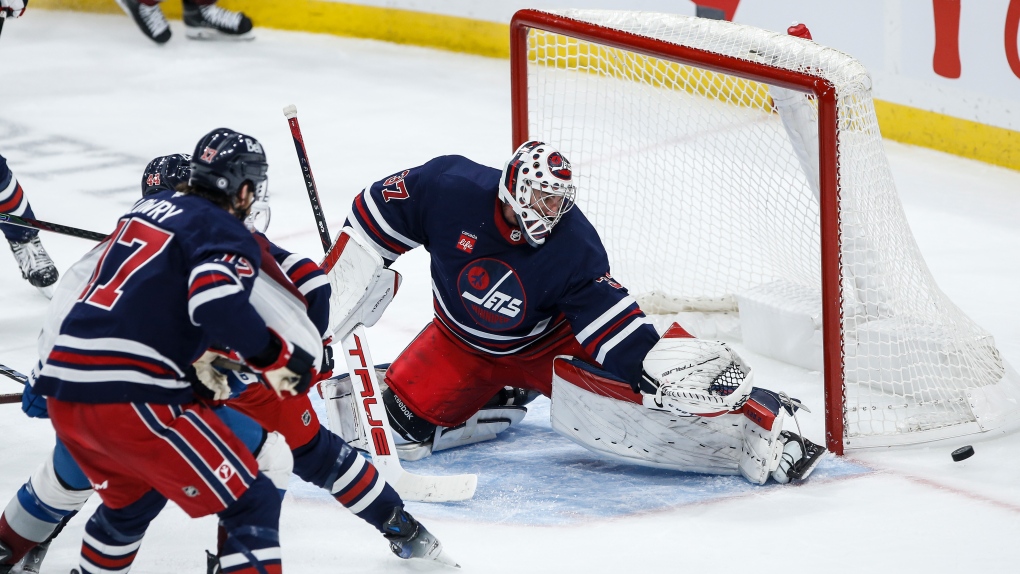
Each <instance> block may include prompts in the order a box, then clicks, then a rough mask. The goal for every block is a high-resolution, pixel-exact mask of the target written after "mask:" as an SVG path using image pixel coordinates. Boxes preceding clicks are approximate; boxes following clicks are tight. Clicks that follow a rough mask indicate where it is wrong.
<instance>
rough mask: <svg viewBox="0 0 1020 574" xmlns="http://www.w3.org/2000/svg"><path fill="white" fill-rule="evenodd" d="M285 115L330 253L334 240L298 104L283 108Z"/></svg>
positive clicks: (321, 238)
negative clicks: (310, 156)
mask: <svg viewBox="0 0 1020 574" xmlns="http://www.w3.org/2000/svg"><path fill="white" fill-rule="evenodd" d="M283 115H284V116H285V117H286V118H287V124H288V125H289V126H290V135H291V136H292V137H293V138H294V150H295V151H296V152H297V156H298V163H300V164H301V174H302V175H303V176H304V177H305V191H307V192H308V201H309V202H311V204H312V215H314V216H315V226H316V228H317V229H318V230H319V239H320V240H321V241H322V250H323V251H325V252H326V253H329V246H330V245H332V244H333V240H332V239H330V237H329V229H328V228H327V227H326V217H325V216H324V215H323V214H322V203H321V202H319V190H318V189H317V188H316V187H315V178H314V177H312V166H311V165H310V164H309V163H308V152H307V151H306V150H305V138H304V136H302V135H301V125H300V124H298V119H297V106H295V105H294V104H291V105H289V106H287V107H285V108H283Z"/></svg>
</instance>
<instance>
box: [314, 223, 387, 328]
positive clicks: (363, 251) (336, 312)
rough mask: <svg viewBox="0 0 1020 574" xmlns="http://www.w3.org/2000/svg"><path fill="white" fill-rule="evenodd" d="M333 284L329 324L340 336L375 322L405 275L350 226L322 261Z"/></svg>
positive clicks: (341, 232) (344, 230)
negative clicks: (388, 263)
mask: <svg viewBox="0 0 1020 574" xmlns="http://www.w3.org/2000/svg"><path fill="white" fill-rule="evenodd" d="M322 268H323V270H325V271H326V275H327V276H328V277H329V283H330V286H331V287H332V288H333V292H332V295H331V296H330V300H329V328H330V330H331V331H332V332H333V335H334V336H336V337H337V338H338V339H342V338H343V337H346V336H347V334H348V333H350V332H351V330H353V329H354V327H355V326H357V325H359V324H361V325H364V326H366V327H371V326H372V325H375V323H376V321H378V320H379V317H381V316H382V313H383V311H385V310H386V307H387V306H388V305H389V304H390V301H392V300H393V297H394V295H396V294H397V290H398V289H399V288H400V281H401V276H400V274H399V273H397V272H396V271H394V270H392V269H387V268H386V267H385V265H384V264H383V259H382V257H380V256H379V254H378V253H376V252H375V251H374V250H373V249H371V248H369V247H368V246H367V245H365V240H364V239H362V238H361V237H359V236H358V235H357V233H355V232H354V230H353V229H351V228H350V227H345V228H344V229H342V230H341V231H340V235H339V236H338V237H337V240H336V242H334V243H333V246H332V247H331V248H330V250H329V253H327V254H326V258H325V259H324V260H323V262H322Z"/></svg>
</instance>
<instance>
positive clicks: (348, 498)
mask: <svg viewBox="0 0 1020 574" xmlns="http://www.w3.org/2000/svg"><path fill="white" fill-rule="evenodd" d="M378 474H379V473H378V472H377V471H376V470H375V467H374V466H372V465H371V464H366V465H365V474H363V475H362V476H361V479H360V480H358V482H356V483H354V484H353V485H352V486H350V487H349V488H347V490H346V491H344V492H341V493H340V494H339V495H338V496H337V497H336V499H337V500H339V501H340V504H342V505H344V506H350V505H351V504H353V503H354V501H355V499H357V498H358V497H359V496H361V495H362V494H364V493H365V491H367V490H368V487H369V486H370V485H371V484H372V480H374V479H375V477H376V476H377V475H378Z"/></svg>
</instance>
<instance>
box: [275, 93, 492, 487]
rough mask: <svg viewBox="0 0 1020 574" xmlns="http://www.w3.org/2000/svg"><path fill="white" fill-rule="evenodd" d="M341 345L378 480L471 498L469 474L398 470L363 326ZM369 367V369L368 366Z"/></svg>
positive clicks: (312, 197)
mask: <svg viewBox="0 0 1020 574" xmlns="http://www.w3.org/2000/svg"><path fill="white" fill-rule="evenodd" d="M283 115H284V116H286V117H287V123H288V125H290V133H291V135H292V136H293V137H294V149H295V150H296V151H297V154H298V160H299V162H300V163H301V171H302V173H303V174H304V176H305V187H306V188H307V190H308V199H309V201H311V204H312V215H313V216H315V224H316V226H317V227H318V230H319V238H320V239H322V249H323V251H325V253H326V257H327V259H328V258H330V257H334V258H339V256H340V253H341V252H342V251H343V249H344V245H343V244H341V245H337V246H334V245H333V242H332V240H331V239H330V236H329V230H328V229H327V228H326V218H325V216H324V215H323V213H322V206H321V205H320V204H319V192H318V190H317V189H316V187H315V179H314V178H312V168H311V165H309V163H308V154H307V153H305V143H304V138H303V137H302V136H301V126H300V125H299V124H298V121H297V107H296V106H294V105H293V104H292V105H289V106H287V107H285V108H283ZM347 239H348V237H347V235H346V234H345V233H343V232H341V233H340V235H339V237H337V243H341V242H343V243H344V244H346V242H347ZM334 263H335V259H334ZM322 267H323V268H324V269H325V270H326V271H327V273H328V272H329V269H328V268H327V267H328V266H327V265H326V262H325V261H324V262H323V265H322ZM342 346H343V354H344V359H345V360H346V362H347V370H348V371H349V372H350V375H351V381H352V382H353V381H359V380H360V381H362V385H363V390H362V393H361V398H362V400H360V401H355V403H357V405H358V408H357V411H358V418H359V419H360V420H361V425H362V428H364V429H366V431H365V432H366V433H370V435H371V436H370V437H369V440H367V441H366V442H367V443H368V446H369V450H371V453H370V454H371V455H372V462H373V463H374V464H375V466H376V468H377V469H378V470H379V473H380V474H382V476H383V478H384V479H386V481H387V482H389V483H390V485H392V486H393V488H394V489H396V491H397V493H398V494H400V496H401V497H402V498H403V499H404V500H410V501H415V502H450V501H456V500H467V499H469V498H471V497H473V496H474V495H475V487H476V486H477V484H478V477H477V476H476V475H474V474H463V475H455V476H425V475H419V474H412V473H410V472H407V471H406V470H404V468H403V467H402V466H401V465H400V458H399V457H398V456H397V450H396V447H395V446H394V444H393V437H392V436H391V434H390V433H391V432H392V431H391V430H390V429H391V428H392V427H390V420H389V417H388V416H387V415H386V409H385V408H383V405H382V394H381V393H380V392H379V381H378V380H377V379H376V376H375V367H374V363H373V362H372V358H371V356H370V355H369V352H368V339H367V338H366V336H365V327H364V326H363V325H360V324H359V325H358V326H357V327H355V328H354V330H352V331H351V332H350V333H349V334H348V335H347V336H346V337H344V338H343V339H342ZM352 353H353V354H352ZM369 365H373V366H372V367H369ZM371 405H377V406H376V408H375V410H374V411H369V410H368V409H369V408H371ZM373 414H375V415H376V417H375V418H373V417H372V415H373Z"/></svg>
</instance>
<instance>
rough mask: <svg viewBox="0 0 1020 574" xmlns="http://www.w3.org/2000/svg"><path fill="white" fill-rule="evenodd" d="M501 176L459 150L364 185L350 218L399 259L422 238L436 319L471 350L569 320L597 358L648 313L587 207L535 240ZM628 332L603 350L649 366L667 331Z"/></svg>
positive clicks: (532, 336) (513, 348)
mask: <svg viewBox="0 0 1020 574" xmlns="http://www.w3.org/2000/svg"><path fill="white" fill-rule="evenodd" d="M499 176H500V171H499V170H497V169H494V168H491V167H486V166H483V165H480V164H477V163H475V162H473V161H471V160H468V159H466V158H463V157H460V156H443V157H439V158H436V159H433V160H432V161H430V162H428V163H426V164H424V165H422V166H420V167H416V168H412V169H408V170H404V171H402V172H399V173H397V174H394V175H392V176H390V177H388V178H386V179H383V180H380V181H378V182H376V183H374V184H373V185H372V186H370V187H369V188H367V189H365V190H364V191H363V192H362V193H361V194H359V195H358V196H357V198H356V199H355V201H354V204H353V207H352V213H351V215H350V217H349V218H348V221H347V224H348V225H351V226H352V227H353V228H354V229H355V230H356V231H357V232H358V233H359V234H360V235H362V236H363V237H365V238H367V239H368V240H369V243H370V244H371V245H372V246H373V247H374V248H375V249H376V250H377V252H378V253H379V254H380V255H382V256H383V257H384V258H385V259H387V260H390V261H392V260H394V259H396V257H398V256H399V255H400V254H402V253H404V252H406V251H408V250H410V249H413V248H414V247H416V246H418V245H423V246H424V247H425V248H426V249H427V250H428V251H429V253H431V255H432V262H431V272H432V281H433V295H434V307H435V313H436V317H437V318H438V319H439V320H440V321H442V322H443V323H444V324H445V325H446V326H447V327H449V328H450V330H451V331H453V332H454V333H455V334H457V335H458V336H459V337H460V338H461V340H463V341H464V342H465V343H467V344H469V345H471V346H472V347H474V348H476V349H479V350H482V351H484V352H487V353H490V354H496V355H505V354H511V353H514V352H517V351H520V350H522V349H524V348H526V347H527V346H528V345H530V344H532V343H534V342H536V341H537V340H539V339H541V338H542V337H543V336H544V335H546V334H548V333H550V332H551V331H553V330H554V329H555V328H556V327H557V326H559V325H560V324H562V323H563V321H568V322H569V323H570V325H571V327H572V329H573V331H574V333H575V334H584V335H585V337H584V340H581V343H582V344H586V350H587V351H588V352H589V353H590V354H591V355H592V356H593V357H596V356H597V355H598V354H599V351H600V348H601V346H602V345H603V344H604V343H606V341H607V340H609V339H611V338H612V337H607V336H606V335H608V334H610V333H611V332H613V331H614V330H615V331H616V332H620V331H622V330H624V329H626V328H627V325H628V324H629V323H630V321H632V320H643V319H644V316H643V314H641V311H640V309H638V307H637V303H636V302H634V301H633V299H632V298H630V297H629V296H628V294H627V290H626V289H624V288H623V287H622V286H621V285H620V284H619V283H617V282H616V281H614V280H613V278H612V276H611V275H610V274H609V259H608V256H607V255H606V251H605V248H604V247H603V245H602V241H601V239H600V238H599V236H598V233H597V232H596V231H595V228H594V227H593V226H592V224H591V223H590V222H589V221H588V219H587V218H586V217H585V216H584V214H583V213H582V212H581V211H580V209H578V208H576V207H575V208H574V209H572V210H570V211H568V212H567V213H566V214H565V215H564V216H563V218H562V219H561V220H560V222H559V223H558V224H557V225H556V227H555V228H554V229H553V231H552V233H551V234H550V235H549V238H548V239H547V240H546V242H545V244H544V245H542V246H541V247H539V248H534V247H531V246H530V245H528V244H527V242H526V241H525V239H524V238H523V237H522V236H521V232H520V230H519V229H517V228H516V227H513V226H511V225H509V224H507V222H506V220H505V219H504V218H503V216H502V213H501V206H502V203H501V202H500V200H499V198H498V191H499ZM625 300H626V301H625ZM622 339H626V341H625V342H624V344H620V343H621V341H616V343H615V344H614V346H615V347H616V348H617V349H618V350H617V352H616V354H615V355H614V356H610V357H609V358H608V359H606V358H605V357H603V360H605V361H606V362H604V363H603V364H604V365H605V366H606V368H608V369H610V370H614V371H616V370H617V369H614V368H613V366H612V363H613V362H614V361H617V362H619V361H620V360H621V359H622V360H624V361H626V362H627V363H628V364H629V363H633V364H638V363H640V360H641V358H642V357H643V356H644V353H645V352H646V351H647V350H648V349H650V348H651V346H652V345H653V344H654V343H655V341H656V340H658V336H657V334H656V333H655V330H654V328H653V327H651V325H648V324H641V325H638V326H637V328H631V329H630V333H629V334H628V335H626V336H624V337H622ZM622 339H621V340H622ZM589 342H592V344H591V345H587V343H589Z"/></svg>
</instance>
